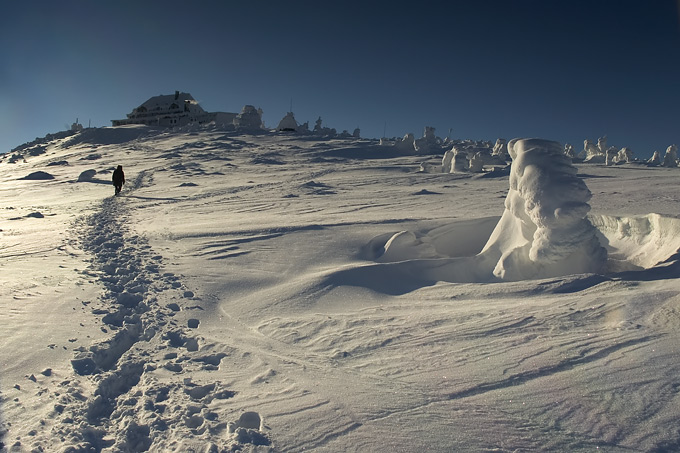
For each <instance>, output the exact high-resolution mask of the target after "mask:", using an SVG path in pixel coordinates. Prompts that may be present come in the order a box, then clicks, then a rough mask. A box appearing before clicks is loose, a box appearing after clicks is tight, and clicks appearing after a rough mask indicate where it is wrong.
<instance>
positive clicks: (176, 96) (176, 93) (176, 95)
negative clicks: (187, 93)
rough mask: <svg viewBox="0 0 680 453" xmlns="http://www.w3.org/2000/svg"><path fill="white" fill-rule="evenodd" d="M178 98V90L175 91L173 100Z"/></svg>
mask: <svg viewBox="0 0 680 453" xmlns="http://www.w3.org/2000/svg"><path fill="white" fill-rule="evenodd" d="M177 99H179V91H175V101H176V100H177Z"/></svg>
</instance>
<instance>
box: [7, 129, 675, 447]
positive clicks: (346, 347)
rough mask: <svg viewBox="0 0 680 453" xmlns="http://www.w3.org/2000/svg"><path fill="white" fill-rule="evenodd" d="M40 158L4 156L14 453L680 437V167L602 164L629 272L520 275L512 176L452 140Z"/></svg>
mask: <svg viewBox="0 0 680 453" xmlns="http://www.w3.org/2000/svg"><path fill="white" fill-rule="evenodd" d="M23 154H24V156H25V161H24V160H23V159H21V158H19V159H14V160H15V161H14V162H13V163H10V156H6V157H5V158H4V160H3V161H2V162H0V200H1V203H0V247H1V248H0V254H1V257H2V259H1V260H0V326H1V327H2V328H1V329H0V370H1V371H0V391H1V394H0V398H1V401H0V404H1V406H0V409H1V412H0V442H2V444H3V446H4V449H5V450H7V451H45V452H52V451H64V452H67V451H68V452H81V451H82V452H85V451H97V452H98V451H105V452H114V451H126V452H127V451H131V452H137V451H146V450H149V451H177V452H189V451H200V452H205V451H208V452H217V451H237V450H239V449H241V450H243V451H281V452H284V451H285V452H288V451H316V452H379V451H394V452H424V451H428V452H451V451H508V452H511V451H593V450H596V449H600V450H601V451H607V452H630V451H656V452H664V451H678V450H680V425H678V422H677V420H678V419H679V418H680V296H679V294H680V282H679V280H678V279H677V277H678V276H680V273H679V272H680V269H679V266H680V265H679V264H678V261H677V260H678V255H677V252H678V250H679V249H680V220H678V219H677V218H678V217H679V216H678V214H679V212H678V206H679V203H680V195H679V194H678V193H677V190H676V189H675V187H676V186H677V180H678V177H680V171H679V170H678V169H673V168H649V167H646V166H643V165H638V164H625V165H617V166H612V167H606V166H604V165H601V164H579V165H577V167H576V170H577V172H576V176H577V177H578V180H574V179H573V175H572V176H569V177H570V178H572V180H570V181H571V182H568V184H567V186H568V185H569V184H572V185H573V184H576V185H578V184H581V183H580V182H579V181H583V182H585V184H586V185H587V187H588V189H590V191H591V192H592V198H590V199H589V200H588V197H586V196H579V197H580V198H578V200H577V201H578V203H581V204H583V205H585V204H589V205H590V206H591V208H592V209H591V210H590V213H589V214H588V220H589V222H590V223H591V224H592V225H593V226H594V227H595V228H596V230H597V231H596V233H595V234H596V237H597V238H598V239H599V243H600V245H601V246H602V247H604V248H605V249H607V251H608V260H607V262H606V264H604V267H603V268H602V270H601V271H599V272H596V273H587V274H573V273H572V274H570V275H558V276H552V277H550V278H543V279H532V280H526V279H521V278H519V279H518V278H512V279H508V280H516V281H502V280H501V277H502V276H503V275H504V274H503V272H502V271H503V269H510V267H508V266H506V264H507V263H506V262H503V264H502V265H498V266H497V267H496V270H497V271H498V270H499V269H500V271H498V272H495V273H482V272H481V271H480V269H481V268H480V267H479V263H478V259H477V258H475V256H477V254H478V253H479V252H481V251H482V249H484V250H485V251H486V250H489V249H494V250H501V251H503V253H505V252H507V251H508V250H509V249H510V248H512V247H510V246H511V245H512V244H514V243H515V242H513V241H518V238H521V235H520V234H519V231H520V230H521V229H522V228H521V227H520V226H518V225H520V223H521V222H520V220H517V219H514V220H508V222H510V223H508V224H512V225H514V227H512V228H515V230H516V231H515V230H513V229H512V228H510V230H508V229H507V228H506V229H505V230H504V231H505V232H506V234H505V236H504V235H503V232H499V231H494V229H495V228H496V225H497V224H498V222H499V220H500V219H501V217H502V216H504V215H505V214H504V213H506V205H507V206H516V205H513V204H512V203H511V202H510V201H508V203H506V196H507V195H508V192H509V179H508V177H507V176H504V177H494V178H488V177H479V176H475V175H472V174H448V173H441V172H439V171H436V168H437V164H438V163H440V162H441V157H442V156H441V155H438V156H437V155H433V156H407V155H406V156H405V155H398V153H394V152H393V150H392V149H390V148H387V147H380V146H378V144H377V143H376V142H374V141H367V140H358V139H337V140H323V139H319V138H312V137H307V138H305V137H300V136H295V135H286V134H273V133H263V134H260V135H240V134H236V133H233V132H231V133H228V132H224V131H219V130H195V131H190V130H187V131H181V132H168V131H161V130H153V129H147V128H138V127H127V128H119V129H93V130H85V131H83V132H82V133H79V134H77V135H74V136H72V137H66V138H59V139H56V140H54V141H53V142H51V143H49V144H46V145H41V146H39V147H36V148H34V149H33V150H29V151H25V152H24V153H23ZM424 160H427V161H429V162H430V164H431V165H422V166H421V164H422V163H423V161H424ZM543 162H545V161H543ZM117 165H122V166H123V169H124V170H125V172H126V179H127V182H126V184H125V186H124V188H123V193H122V195H121V196H119V197H113V196H112V195H113V192H114V189H113V186H112V185H111V183H110V179H111V172H112V170H113V169H114V168H115V167H116V166H117ZM539 167H540V165H539ZM423 168H429V169H430V171H422V169H423ZM433 169H435V170H433ZM87 170H95V172H94V173H93V172H91V171H90V172H87ZM563 170H564V169H562V170H560V172H562V173H559V175H558V177H560V178H562V177H563V176H564V174H566V173H568V171H567V170H568V169H567V170H565V171H566V173H564V172H563ZM539 171H542V170H540V168H539ZM545 171H546V172H547V173H545V174H546V175H547V176H545V178H547V183H546V184H548V186H549V187H553V188H554V187H556V186H555V185H554V184H553V185H551V184H552V182H551V181H552V180H551V179H550V178H556V176H555V174H554V173H551V171H552V170H550V168H548V169H547V170H545ZM36 172H44V173H42V174H36ZM84 172H85V173H84ZM563 173H564V174H563ZM524 174H526V172H524ZM541 175H542V174H538V177H537V178H538V179H539V180H540V179H541V178H543V176H541ZM560 175H562V176H560ZM26 177H28V178H26ZM50 177H51V179H41V178H50ZM20 178H25V179H20ZM511 178H512V176H511ZM545 178H544V179H545ZM79 179H80V180H79ZM544 183H545V181H544ZM526 184H529V183H526ZM565 184H566V183H565ZM521 185H522V184H521V183H520V184H519V186H521ZM519 186H518V187H519ZM560 187H561V186H560ZM564 187H566V186H564ZM564 187H563V188H564ZM579 187H580V186H579ZM522 190H523V189H521V187H520V189H517V187H515V188H514V189H512V190H511V191H510V192H511V195H512V194H514V195H512V196H511V197H510V198H509V200H515V201H517V199H516V198H513V197H515V196H516V195H517V194H516V193H521V191H522ZM515 192H516V193H515ZM567 198H568V197H567ZM523 200H524V201H522V200H520V201H521V202H522V203H525V202H526V199H523ZM572 202H573V200H572V201H570V202H569V203H572ZM569 206H573V205H569ZM512 209H514V208H512V207H511V208H509V210H510V211H512ZM560 209H562V208H560ZM578 211H579V212H581V213H583V214H584V215H585V212H586V211H587V209H581V208H579V209H578ZM507 215H509V214H507ZM518 222H520V223H518ZM540 222H541V221H540V220H539V223H540ZM579 222H580V221H579ZM577 223H578V222H577ZM503 224H504V225H505V223H503ZM570 228H571V227H570ZM508 231H511V232H512V231H515V232H514V233H507V232H508ZM508 235H509V236H512V237H508ZM548 236H550V234H548ZM520 242H521V241H520ZM518 243H519V242H518ZM487 244H488V247H486V248H485V246H486V245H487ZM498 244H500V246H498V247H497V245H498ZM519 245H521V246H522V247H523V246H524V245H522V244H519ZM525 245H526V244H525ZM527 247H528V246H527ZM589 247H590V246H589ZM526 250H528V248H527V249H526ZM588 250H593V249H592V247H590V248H589V249H588ZM485 253H486V252H485ZM527 253H529V252H527ZM532 253H533V252H532ZM503 256H506V255H503ZM527 256H528V255H527ZM532 256H533V255H532ZM496 258H498V257H496ZM523 259H526V257H525V258H523ZM594 259H596V258H594ZM501 261H502V259H501ZM501 261H499V262H501ZM514 262H515V263H516V262H517V261H514ZM520 267H521V269H520V270H526V266H524V265H521V266H520ZM491 269H492V270H493V268H491ZM5 450H3V451H5Z"/></svg>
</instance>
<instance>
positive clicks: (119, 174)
mask: <svg viewBox="0 0 680 453" xmlns="http://www.w3.org/2000/svg"><path fill="white" fill-rule="evenodd" d="M112 179H113V184H114V185H116V186H122V185H123V184H124V183H125V173H123V167H122V166H121V165H119V166H118V168H116V169H115V170H113V177H112Z"/></svg>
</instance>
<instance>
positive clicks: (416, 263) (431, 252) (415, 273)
mask: <svg viewBox="0 0 680 453" xmlns="http://www.w3.org/2000/svg"><path fill="white" fill-rule="evenodd" d="M508 150H509V152H510V154H511V156H512V158H513V162H512V169H511V174H510V189H509V192H508V195H507V197H506V200H505V211H504V213H503V215H502V216H501V217H500V220H498V222H497V224H496V226H495V228H494V229H493V231H491V233H490V234H489V231H490V229H489V225H491V224H492V222H494V221H495V219H496V218H484V219H477V220H467V221H464V222H459V223H454V224H451V225H448V226H447V227H440V228H438V229H436V230H432V231H427V232H418V233H414V232H408V231H401V232H398V233H396V234H394V235H392V236H391V237H389V238H387V239H386V238H385V237H382V238H376V239H375V240H374V241H373V243H372V244H370V246H369V247H368V248H369V249H370V250H373V251H374V256H373V257H372V258H373V259H374V260H375V261H378V262H379V263H383V264H379V265H377V266H389V272H394V274H395V275H400V276H403V277H404V278H409V277H410V278H411V279H415V280H417V281H420V282H421V284H431V283H434V282H436V281H446V282H478V283H483V282H495V281H519V280H529V279H540V278H550V277H557V276H566V275H572V274H584V273H601V274H610V273H613V272H621V271H640V270H642V269H649V268H651V267H654V266H656V265H657V264H659V263H661V262H663V261H664V260H668V259H669V257H672V256H673V255H674V254H675V253H676V252H677V251H678V250H679V249H680V220H678V219H673V218H667V217H661V216H659V215H656V214H650V215H648V216H644V217H636V218H623V217H613V216H606V215H594V216H593V215H588V212H589V210H590V206H589V204H588V201H589V200H590V197H591V193H590V190H588V188H587V187H586V184H585V183H584V182H583V180H581V179H580V178H579V177H578V176H577V174H576V173H577V170H576V168H575V167H574V166H573V165H572V163H571V161H570V160H569V159H568V158H566V157H565V156H564V154H563V153H562V147H561V145H560V144H559V143H556V142H551V141H546V140H538V139H515V140H512V141H511V142H510V143H509V144H508ZM385 239H386V240H385ZM442 244H453V245H449V246H448V247H447V250H445V249H444V247H443V245H442ZM456 244H464V247H463V246H462V245H458V246H457V245H456ZM608 254H609V257H608ZM367 271H368V269H366V268H363V270H362V273H364V274H365V272H367ZM345 272H346V273H347V274H349V276H350V279H351V275H352V274H353V273H354V271H353V270H349V271H345ZM369 272H370V271H369ZM378 272H383V271H378ZM363 278H366V277H365V276H364V277H363ZM399 279H400V280H401V277H400V278H399ZM404 285H405V286H404ZM401 286H403V287H406V288H409V287H412V286H413V285H406V284H405V283H404V282H403V281H401ZM416 286H417V284H416Z"/></svg>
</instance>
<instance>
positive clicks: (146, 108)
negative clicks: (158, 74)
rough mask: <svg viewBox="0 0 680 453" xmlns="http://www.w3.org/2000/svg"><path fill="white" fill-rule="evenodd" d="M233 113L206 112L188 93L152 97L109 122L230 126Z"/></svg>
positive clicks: (149, 124) (121, 123)
mask: <svg viewBox="0 0 680 453" xmlns="http://www.w3.org/2000/svg"><path fill="white" fill-rule="evenodd" d="M234 118H236V114H235V113H227V112H212V113H211V112H206V111H205V110H203V107H201V106H200V105H198V101H196V100H195V99H194V98H193V96H191V95H190V94H189V93H180V92H179V91H175V94H174V95H172V94H167V95H160V96H154V97H152V98H150V99H149V100H148V101H146V102H145V103H143V104H142V105H140V106H139V107H137V108H135V109H132V112H131V113H128V114H127V118H126V119H123V120H111V123H112V125H113V126H123V125H126V124H145V125H147V126H165V127H175V126H185V125H187V124H205V123H210V122H215V123H216V124H218V125H231V124H233V122H234Z"/></svg>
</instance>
